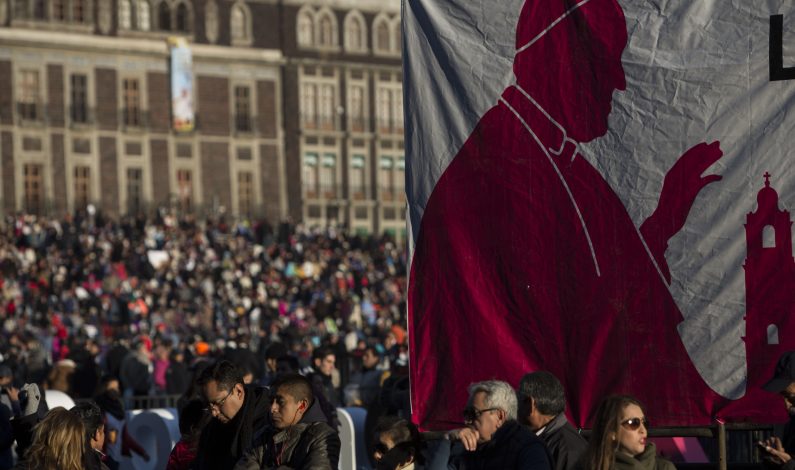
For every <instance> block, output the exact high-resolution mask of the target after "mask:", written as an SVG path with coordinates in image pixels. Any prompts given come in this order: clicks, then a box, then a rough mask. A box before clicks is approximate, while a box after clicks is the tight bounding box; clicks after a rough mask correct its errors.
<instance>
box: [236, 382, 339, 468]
mask: <svg viewBox="0 0 795 470" xmlns="http://www.w3.org/2000/svg"><path fill="white" fill-rule="evenodd" d="M271 390H272V393H271V406H270V419H271V422H272V428H270V429H269V430H268V431H267V432H265V433H264V434H263V435H262V437H261V438H260V439H259V441H258V443H257V444H256V445H255V446H254V447H253V448H252V449H250V450H249V451H247V452H246V453H245V455H244V456H243V458H242V459H241V460H240V462H238V464H237V466H236V467H235V470H255V469H261V468H264V469H266V468H277V467H278V468H291V469H296V470H299V469H305V470H336V469H337V468H338V463H339V454H340V438H339V436H338V435H337V431H336V430H334V429H333V428H332V427H331V426H329V425H328V424H327V422H326V416H325V415H324V414H323V412H322V410H321V409H320V406H319V404H318V402H317V400H315V397H314V395H313V392H312V386H311V384H310V383H309V380H307V379H306V378H305V377H303V376H301V375H298V374H291V375H285V376H282V377H279V378H278V379H276V381H275V382H274V383H273V384H272V385H271Z"/></svg>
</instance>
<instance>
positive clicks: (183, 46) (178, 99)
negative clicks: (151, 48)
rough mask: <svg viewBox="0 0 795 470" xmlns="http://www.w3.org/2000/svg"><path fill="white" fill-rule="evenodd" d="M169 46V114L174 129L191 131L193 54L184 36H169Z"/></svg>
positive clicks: (192, 116)
mask: <svg viewBox="0 0 795 470" xmlns="http://www.w3.org/2000/svg"><path fill="white" fill-rule="evenodd" d="M169 45H170V46H171V115H172V119H171V120H172V124H173V125H174V130H175V131H177V132H191V131H192V130H193V127H194V122H195V119H194V118H195V116H194V113H193V56H192V54H191V51H190V46H189V45H188V41H187V40H186V39H185V38H179V37H172V38H169Z"/></svg>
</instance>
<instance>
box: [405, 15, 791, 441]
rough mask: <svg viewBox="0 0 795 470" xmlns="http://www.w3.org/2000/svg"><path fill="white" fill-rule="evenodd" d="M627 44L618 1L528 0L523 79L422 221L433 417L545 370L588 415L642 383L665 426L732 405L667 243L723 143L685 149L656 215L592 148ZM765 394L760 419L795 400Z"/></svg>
mask: <svg viewBox="0 0 795 470" xmlns="http://www.w3.org/2000/svg"><path fill="white" fill-rule="evenodd" d="M626 43H627V33H626V23H625V19H624V14H623V12H622V10H621V7H620V6H619V5H618V4H617V3H616V2H615V1H614V0H590V1H584V2H580V3H575V2H569V1H562V0H561V1H548V0H545V1H541V0H538V1H534V0H528V1H527V2H526V3H525V5H524V7H523V9H522V12H521V14H520V18H519V25H518V27H517V32H516V44H517V53H516V57H515V60H514V74H515V76H516V84H515V85H513V86H510V87H509V88H508V89H506V90H505V92H504V93H503V94H502V96H501V98H500V100H499V102H498V104H497V105H496V106H494V107H493V108H491V109H490V110H489V111H487V112H486V114H485V115H484V116H483V117H482V118H481V119H480V121H479V122H478V124H477V127H476V128H475V129H474V130H473V131H472V134H471V135H470V136H469V138H468V139H467V141H466V142H465V143H464V145H463V146H462V148H461V149H460V150H459V152H458V154H457V155H456V157H455V158H454V159H453V161H452V162H451V163H450V165H449V166H448V168H447V169H446V170H445V172H444V173H443V175H442V176H441V178H440V179H439V181H438V182H437V184H436V186H435V188H434V190H433V192H432V194H431V197H430V198H429V200H428V204H427V206H426V208H425V212H424V215H423V218H422V221H421V225H420V230H419V236H418V239H417V243H416V246H415V251H414V256H413V260H412V266H411V277H410V287H409V321H410V324H411V339H410V340H411V348H412V349H411V350H412V356H411V374H412V379H413V380H412V397H413V398H412V404H413V410H414V419H415V421H417V422H419V423H420V424H421V425H423V426H425V427H427V428H439V427H444V426H448V425H452V424H454V423H460V422H461V416H460V410H461V409H462V408H463V406H464V404H465V403H464V402H465V400H466V387H467V385H468V384H470V383H472V382H475V381H479V380H485V379H489V378H498V379H502V380H507V381H509V382H510V383H512V384H513V385H516V383H517V382H518V380H519V378H520V377H521V376H522V375H523V374H524V373H526V372H528V371H531V370H539V369H544V370H549V371H551V372H552V373H554V374H555V375H557V376H558V377H559V378H561V380H562V381H563V383H564V386H565V387H566V390H567V395H568V400H569V402H568V404H569V409H568V412H569V415H570V417H571V418H572V419H573V421H574V422H575V423H576V424H578V425H581V426H584V425H586V424H590V419H591V414H592V413H593V412H594V411H595V408H596V405H598V402H599V400H601V398H603V397H604V396H606V395H607V394H609V393H614V392H622V393H631V394H634V395H636V396H638V397H639V398H640V399H641V400H642V401H644V403H645V404H646V406H647V414H648V415H649V416H650V417H651V418H652V419H653V420H654V422H655V424H664V425H674V424H675V425H699V424H709V423H711V420H712V417H714V416H716V415H719V413H718V411H719V410H720V409H722V408H723V407H724V406H726V405H727V404H728V403H729V400H726V399H724V398H722V397H721V396H719V395H718V394H716V393H715V392H714V391H712V390H711V389H710V387H709V386H708V385H707V384H706V383H705V382H704V380H703V379H702V378H701V376H700V375H699V373H698V372H697V370H696V368H695V366H694V365H693V363H692V361H691V359H690V357H689V356H688V354H687V351H686V350H685V348H684V346H683V344H682V341H681V339H680V337H679V334H678V332H677V325H678V324H679V323H680V322H681V321H682V320H683V317H682V314H681V312H680V311H679V309H678V307H677V305H676V303H675V302H674V299H673V298H672V296H671V293H670V291H669V289H668V287H667V282H668V281H669V280H670V274H669V271H668V267H667V264H666V262H665V257H664V253H665V249H666V248H667V243H668V240H669V239H670V238H671V237H672V236H673V235H675V234H676V233H677V232H678V231H679V230H680V229H681V228H682V227H683V225H684V223H685V221H686V219H687V215H688V213H689V211H690V209H691V207H692V205H693V203H694V201H695V199H696V196H697V195H698V193H699V192H700V191H701V189H703V188H704V187H705V186H706V185H707V184H710V183H712V182H714V181H717V180H720V178H721V177H720V176H717V175H709V176H701V175H702V174H703V173H704V172H705V170H706V169H707V168H708V167H709V166H710V165H712V164H713V163H714V162H716V161H717V160H718V159H719V158H720V157H721V155H722V152H721V150H720V147H719V143H718V142H714V143H712V144H705V143H702V144H698V145H696V146H695V147H693V148H691V149H690V150H688V151H687V152H686V153H685V154H684V155H682V156H681V157H680V158H679V159H678V160H677V162H676V163H675V165H674V166H673V167H672V168H671V169H670V170H669V172H668V173H667V175H666V177H665V180H664V184H663V189H662V192H661V195H660V198H659V202H658V206H657V209H656V210H655V211H654V213H653V214H652V215H651V216H650V217H649V218H648V219H647V220H646V221H645V222H644V223H643V224H642V225H641V227H640V228H637V227H636V226H635V225H634V223H633V221H632V220H631V219H630V217H629V215H628V213H627V210H626V208H625V207H624V205H623V204H622V202H621V200H620V199H619V198H618V197H617V195H616V194H615V193H614V191H613V190H612V188H611V187H610V185H609V184H608V183H607V182H606V181H605V180H604V178H603V177H602V176H601V174H600V173H599V172H598V171H597V170H596V169H595V168H594V167H593V166H591V165H590V164H589V162H588V161H587V160H586V159H585V158H583V157H582V156H581V155H580V154H579V153H578V152H577V144H578V142H588V141H590V140H593V139H595V138H597V137H599V136H602V135H604V134H605V133H606V132H607V130H608V126H607V119H608V115H609V114H610V111H611V101H612V95H613V92H614V91H615V90H624V89H625V87H626V82H625V78H624V71H623V68H622V65H621V54H622V51H623V49H624V47H625V46H626ZM649 119H653V116H649ZM597 158H598V157H597ZM768 395H770V394H768ZM758 400H760V401H761V402H764V403H758V405H759V406H757V407H755V408H754V407H752V408H753V409H752V410H750V411H749V410H745V411H744V413H745V415H746V416H747V417H748V418H750V419H755V418H760V419H761V418H762V417H765V418H768V419H769V417H770V413H771V407H772V408H775V407H778V408H783V407H781V405H780V403H778V401H777V400H776V397H775V396H773V395H770V396H769V397H767V396H761V398H759V399H758ZM766 400H767V401H766ZM771 404H772V405H771ZM768 405H771V406H768Z"/></svg>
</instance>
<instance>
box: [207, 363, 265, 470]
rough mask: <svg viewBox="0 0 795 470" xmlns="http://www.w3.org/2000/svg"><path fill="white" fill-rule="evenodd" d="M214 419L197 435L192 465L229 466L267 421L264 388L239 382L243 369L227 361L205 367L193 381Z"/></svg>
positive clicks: (241, 380) (263, 429)
mask: <svg viewBox="0 0 795 470" xmlns="http://www.w3.org/2000/svg"><path fill="white" fill-rule="evenodd" d="M197 384H198V385H199V387H200V388H201V393H202V395H203V397H204V400H205V402H206V403H207V408H206V411H207V412H208V413H210V414H211V415H212V417H213V418H214V419H212V420H211V421H210V423H209V424H208V425H207V426H206V427H205V428H204V430H203V431H202V434H201V437H200V438H199V446H198V452H197V456H196V468H197V469H199V470H204V469H208V470H209V469H213V470H215V469H221V468H232V467H234V466H235V463H237V461H238V460H239V459H240V457H242V456H243V453H244V452H245V451H246V450H247V449H248V448H250V447H251V446H252V444H253V443H254V442H255V440H256V439H257V437H258V436H259V435H260V434H261V433H263V432H264V431H265V429H266V427H267V424H268V409H269V408H270V397H269V394H268V389H267V388H262V387H249V386H244V385H243V371H242V370H241V369H240V368H238V367H237V366H235V365H234V364H232V363H231V362H229V361H220V362H217V363H216V364H214V365H212V366H209V367H208V368H206V369H205V370H204V371H203V372H202V373H201V375H200V376H199V378H198V380H197Z"/></svg>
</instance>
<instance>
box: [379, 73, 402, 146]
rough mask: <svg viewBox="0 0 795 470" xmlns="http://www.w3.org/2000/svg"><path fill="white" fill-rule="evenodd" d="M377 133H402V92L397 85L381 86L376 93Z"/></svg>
mask: <svg viewBox="0 0 795 470" xmlns="http://www.w3.org/2000/svg"><path fill="white" fill-rule="evenodd" d="M376 98H377V102H376V116H377V120H378V132H380V133H384V134H401V133H403V91H402V88H401V86H400V84H399V83H386V84H381V85H379V87H378V91H377V92H376Z"/></svg>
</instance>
